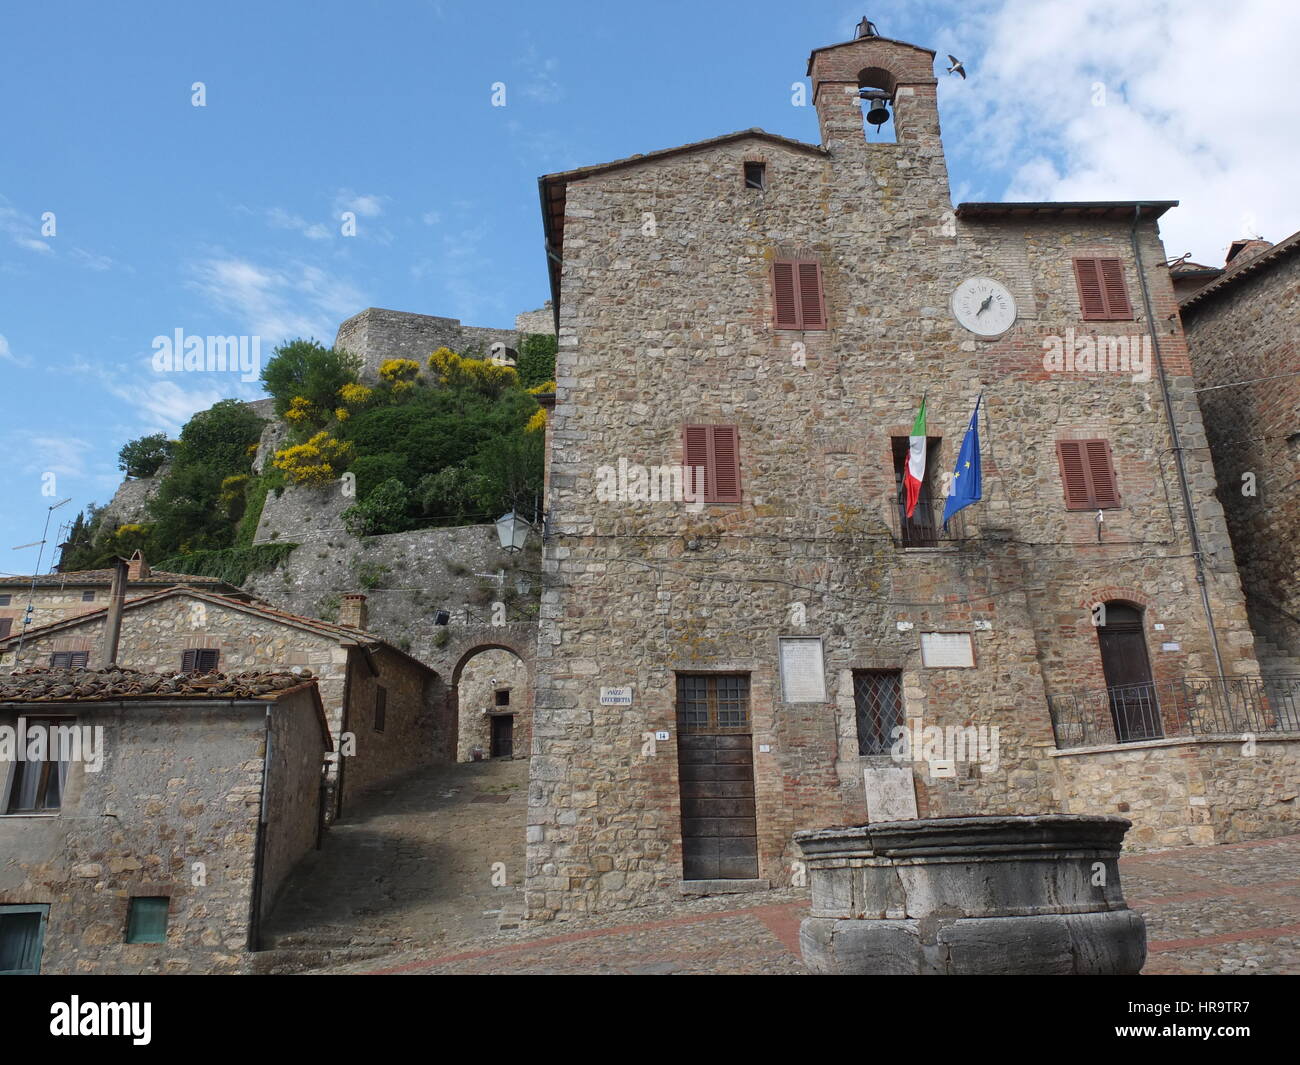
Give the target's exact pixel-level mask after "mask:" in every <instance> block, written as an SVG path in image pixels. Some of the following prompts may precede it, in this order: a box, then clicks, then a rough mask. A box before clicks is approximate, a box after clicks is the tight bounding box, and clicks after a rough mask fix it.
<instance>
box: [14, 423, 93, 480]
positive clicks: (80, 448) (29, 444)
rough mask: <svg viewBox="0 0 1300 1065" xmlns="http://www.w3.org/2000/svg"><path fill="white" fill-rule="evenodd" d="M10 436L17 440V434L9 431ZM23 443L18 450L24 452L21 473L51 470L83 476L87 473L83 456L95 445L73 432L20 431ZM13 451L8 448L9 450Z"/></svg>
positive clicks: (19, 452) (90, 453)
mask: <svg viewBox="0 0 1300 1065" xmlns="http://www.w3.org/2000/svg"><path fill="white" fill-rule="evenodd" d="M10 439H11V440H14V441H15V442H16V441H17V434H14V433H11V434H10ZM21 439H22V446H21V447H19V448H17V449H16V451H17V453H18V454H21V455H22V456H24V458H23V460H22V461H23V466H22V470H23V472H24V473H35V474H44V473H53V474H55V475H56V476H59V477H84V476H85V475H86V456H87V455H93V454H94V453H95V452H96V450H97V448H96V447H95V445H93V444H90V443H88V442H87V441H85V440H82V439H80V438H78V437H75V436H51V435H49V434H40V435H27V434H23V435H22V438H21ZM13 453H14V451H12V450H11V452H10V454H13Z"/></svg>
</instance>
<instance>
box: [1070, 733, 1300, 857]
mask: <svg viewBox="0 0 1300 1065" xmlns="http://www.w3.org/2000/svg"><path fill="white" fill-rule="evenodd" d="M1054 761H1055V767H1056V777H1057V784H1058V787H1059V789H1060V798H1061V812H1062V813H1080V814H1085V813H1086V814H1123V816H1125V817H1127V818H1129V819H1130V820H1131V821H1132V822H1133V828H1132V829H1131V830H1130V831H1129V833H1128V835H1127V837H1125V840H1124V845H1125V847H1126V848H1128V849H1131V850H1162V849H1165V848H1168V847H1189V846H1201V845H1206V844H1212V843H1239V842H1241V841H1242V840H1248V839H1268V838H1270V837H1272V836H1284V835H1288V834H1289V833H1292V832H1295V830H1296V815H1297V812H1300V807H1298V806H1297V793H1298V791H1300V736H1297V735H1282V736H1259V737H1257V738H1256V739H1255V741H1254V742H1253V744H1250V745H1248V744H1246V743H1245V742H1244V741H1243V740H1242V739H1221V738H1220V739H1213V738H1207V737H1186V738H1182V739H1168V740H1154V741H1148V742H1143V743H1127V744H1123V745H1120V746H1113V747H1093V748H1088V749H1086V750H1069V751H1060V752H1057V753H1056V754H1055V758H1054Z"/></svg>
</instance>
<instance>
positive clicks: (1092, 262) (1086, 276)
mask: <svg viewBox="0 0 1300 1065" xmlns="http://www.w3.org/2000/svg"><path fill="white" fill-rule="evenodd" d="M1099 262H1100V260H1098V259H1075V260H1074V278H1075V280H1076V281H1077V282H1078V284H1079V308H1080V310H1081V311H1082V312H1083V317H1084V318H1091V319H1099V318H1105V317H1106V297H1105V296H1104V295H1103V294H1102V289H1101V267H1100V265H1098V264H1099Z"/></svg>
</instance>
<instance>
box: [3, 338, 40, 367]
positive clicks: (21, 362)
mask: <svg viewBox="0 0 1300 1065" xmlns="http://www.w3.org/2000/svg"><path fill="white" fill-rule="evenodd" d="M0 359H4V360H5V361H7V362H12V363H13V364H14V365H15V366H30V365H31V364H32V360H31V359H27V358H24V357H23V356H21V355H15V354H14V350H13V348H11V347H10V346H9V340H8V339H7V338H6V337H5V335H4V334H3V333H0Z"/></svg>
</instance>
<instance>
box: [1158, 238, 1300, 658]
mask: <svg viewBox="0 0 1300 1065" xmlns="http://www.w3.org/2000/svg"><path fill="white" fill-rule="evenodd" d="M1239 243H1240V242H1239ZM1253 243H1255V244H1262V243H1263V242H1253ZM1297 249H1300V234H1296V235H1294V236H1292V237H1290V238H1288V239H1287V240H1285V241H1283V242H1282V243H1281V244H1279V245H1277V246H1276V247H1273V248H1270V247H1269V246H1268V245H1267V244H1264V246H1263V247H1262V248H1261V247H1255V248H1251V247H1249V246H1248V247H1246V248H1245V249H1244V250H1243V251H1242V252H1241V253H1240V254H1239V255H1237V256H1236V257H1235V258H1234V259H1233V260H1232V263H1231V264H1230V268H1229V270H1228V271H1227V272H1226V273H1225V274H1224V275H1223V276H1222V277H1221V278H1220V279H1219V280H1218V281H1215V282H1213V283H1212V284H1210V285H1208V286H1206V287H1205V288H1203V289H1201V290H1199V291H1197V292H1195V293H1193V295H1192V296H1190V297H1188V298H1187V299H1185V300H1184V301H1183V303H1182V306H1181V312H1182V322H1183V329H1184V330H1185V331H1186V333H1187V342H1188V346H1189V350H1190V352H1191V358H1192V365H1193V367H1194V369H1195V372H1196V382H1197V385H1198V386H1199V387H1200V388H1201V389H1203V391H1202V392H1201V393H1200V401H1201V410H1202V412H1203V415H1204V418H1205V426H1206V430H1207V433H1208V436H1209V446H1210V450H1211V452H1212V454H1213V456H1214V465H1215V469H1216V470H1217V472H1218V476H1219V483H1220V486H1221V487H1220V499H1222V500H1223V503H1224V506H1225V508H1226V510H1227V515H1228V529H1229V532H1230V533H1231V535H1232V544H1233V548H1234V550H1235V552H1236V557H1237V564H1238V566H1239V567H1240V568H1241V580H1242V584H1243V585H1244V586H1245V590H1246V600H1247V604H1248V605H1249V607H1250V609H1251V615H1252V620H1253V621H1254V622H1255V626H1256V636H1257V637H1263V638H1264V639H1265V640H1267V642H1268V643H1270V644H1272V645H1273V646H1272V648H1271V649H1270V650H1271V652H1272V656H1271V657H1275V658H1281V659H1285V658H1287V657H1289V658H1291V659H1292V661H1291V662H1285V661H1283V662H1281V663H1279V664H1280V665H1283V666H1285V667H1286V668H1287V669H1288V670H1289V671H1292V672H1297V671H1300V670H1297V668H1296V667H1297V666H1300V661H1296V659H1300V546H1298V545H1297V541H1296V529H1297V528H1298V527H1300V491H1297V490H1296V487H1297V481H1298V480H1300V376H1295V374H1296V371H1297V370H1298V369H1300V254H1297ZM1288 374H1289V375H1291V376H1286V375H1288ZM1260 378H1263V380H1259V379H1260ZM1240 382H1252V383H1245V384H1242V383H1240ZM1219 386H1229V387H1219ZM1261 657H1263V653H1262V652H1261Z"/></svg>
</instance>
